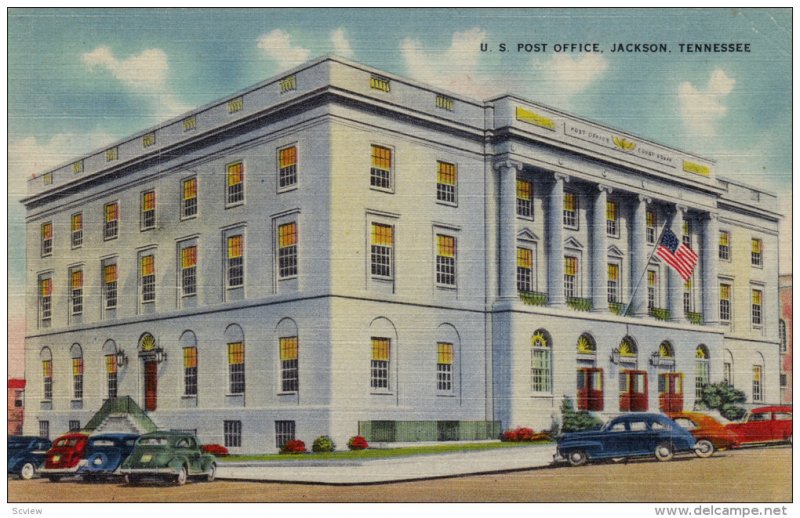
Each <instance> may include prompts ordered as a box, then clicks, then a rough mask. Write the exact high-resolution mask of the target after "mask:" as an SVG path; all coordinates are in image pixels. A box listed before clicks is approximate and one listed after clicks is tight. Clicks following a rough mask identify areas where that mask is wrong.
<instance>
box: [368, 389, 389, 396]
mask: <svg viewBox="0 0 800 518" xmlns="http://www.w3.org/2000/svg"><path fill="white" fill-rule="evenodd" d="M370 395H372V396H394V392H375V391H374V390H373V391H371V392H370Z"/></svg>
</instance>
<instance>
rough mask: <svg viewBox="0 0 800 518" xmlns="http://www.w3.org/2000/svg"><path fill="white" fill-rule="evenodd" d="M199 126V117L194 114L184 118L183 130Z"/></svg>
mask: <svg viewBox="0 0 800 518" xmlns="http://www.w3.org/2000/svg"><path fill="white" fill-rule="evenodd" d="M196 127H197V117H195V116H194V115H192V116H191V117H187V118H185V119H183V131H190V130H193V129H195V128H196Z"/></svg>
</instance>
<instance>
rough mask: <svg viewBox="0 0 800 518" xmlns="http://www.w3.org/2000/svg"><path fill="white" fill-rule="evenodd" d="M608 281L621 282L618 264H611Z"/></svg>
mask: <svg viewBox="0 0 800 518" xmlns="http://www.w3.org/2000/svg"><path fill="white" fill-rule="evenodd" d="M608 280H609V281H612V282H617V281H619V265H618V264H609V265H608Z"/></svg>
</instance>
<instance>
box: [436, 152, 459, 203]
mask: <svg viewBox="0 0 800 518" xmlns="http://www.w3.org/2000/svg"><path fill="white" fill-rule="evenodd" d="M436 164H437V173H436V199H437V200H439V201H442V202H445V203H452V204H455V203H456V202H457V194H456V185H457V184H458V171H457V170H456V166H455V164H449V163H447V162H436Z"/></svg>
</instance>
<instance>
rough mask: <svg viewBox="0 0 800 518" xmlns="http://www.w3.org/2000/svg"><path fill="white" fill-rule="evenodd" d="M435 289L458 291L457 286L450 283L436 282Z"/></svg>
mask: <svg viewBox="0 0 800 518" xmlns="http://www.w3.org/2000/svg"><path fill="white" fill-rule="evenodd" d="M436 289H438V290H443V291H454V292H455V291H458V286H453V285H450V284H437V285H436Z"/></svg>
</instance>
